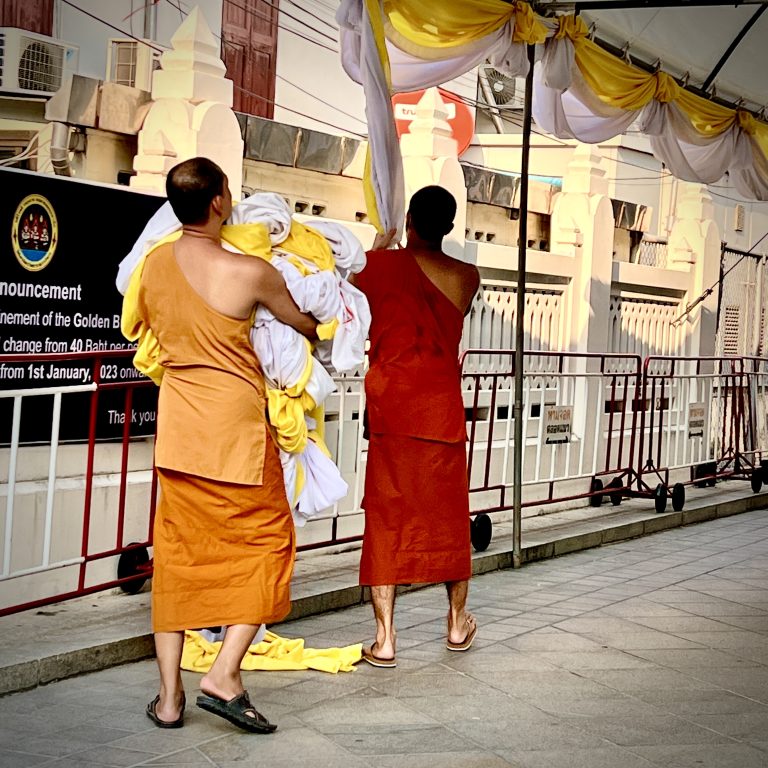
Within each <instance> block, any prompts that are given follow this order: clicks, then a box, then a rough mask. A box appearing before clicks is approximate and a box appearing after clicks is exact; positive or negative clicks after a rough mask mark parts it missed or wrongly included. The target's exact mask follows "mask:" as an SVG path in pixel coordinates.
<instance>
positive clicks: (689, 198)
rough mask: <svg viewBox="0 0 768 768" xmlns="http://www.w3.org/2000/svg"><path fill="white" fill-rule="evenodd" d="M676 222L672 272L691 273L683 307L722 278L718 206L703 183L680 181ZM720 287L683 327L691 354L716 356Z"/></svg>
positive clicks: (670, 255)
mask: <svg viewBox="0 0 768 768" xmlns="http://www.w3.org/2000/svg"><path fill="white" fill-rule="evenodd" d="M679 189H680V191H679V195H678V199H677V208H676V210H675V213H674V215H675V221H674V223H673V224H672V230H671V231H670V233H669V239H668V244H667V252H668V261H669V265H668V266H669V268H670V269H680V270H689V271H690V275H691V279H690V282H689V288H688V292H687V293H686V295H685V297H684V299H683V301H682V302H681V307H685V306H686V304H690V303H692V302H694V301H695V300H696V299H697V298H698V297H699V296H701V295H702V294H703V293H704V291H706V290H707V289H708V288H710V287H711V286H713V285H715V283H716V282H717V279H718V277H719V275H720V231H719V229H718V226H717V224H716V223H715V221H714V214H715V207H714V205H713V203H712V197H711V196H710V194H709V192H708V191H707V188H706V187H705V186H704V185H702V184H689V183H685V182H680V188H679ZM718 294H719V287H716V288H715V290H714V291H713V293H712V294H711V295H710V296H708V297H707V298H706V299H705V300H704V301H703V302H702V303H701V304H699V305H698V306H697V307H696V308H695V309H694V310H693V311H692V312H691V314H689V315H688V316H687V317H686V318H685V320H684V322H683V328H684V329H685V333H686V336H687V339H686V351H687V352H688V354H690V355H702V356H705V355H714V354H715V345H716V336H717V298H718Z"/></svg>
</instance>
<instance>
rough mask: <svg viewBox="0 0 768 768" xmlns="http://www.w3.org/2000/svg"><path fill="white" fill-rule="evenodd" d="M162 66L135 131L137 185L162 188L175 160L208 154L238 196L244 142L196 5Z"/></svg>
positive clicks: (221, 67)
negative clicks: (137, 131)
mask: <svg viewBox="0 0 768 768" xmlns="http://www.w3.org/2000/svg"><path fill="white" fill-rule="evenodd" d="M171 46H172V48H171V50H170V51H167V52H166V53H164V54H163V56H162V59H161V69H160V70H158V71H157V72H155V74H154V77H153V78H152V100H153V103H152V106H151V107H150V109H149V112H148V114H147V117H146V119H145V120H144V125H143V126H142V129H141V131H140V132H139V151H138V154H137V155H136V157H135V158H134V161H133V167H134V170H136V172H137V173H136V176H134V177H133V178H132V179H131V186H132V187H134V188H136V189H147V190H154V191H156V192H163V191H164V190H165V177H166V175H167V173H168V171H169V170H170V169H171V168H172V167H173V166H174V165H176V164H177V163H180V162H182V161H183V160H188V159H189V158H191V157H207V158H209V159H211V160H213V161H214V162H215V163H217V164H218V165H219V166H221V168H222V169H223V170H224V172H225V173H226V174H227V177H228V178H229V188H230V190H231V192H232V196H233V197H234V198H235V200H239V199H240V197H241V187H242V179H243V140H242V136H241V133H240V125H239V123H238V122H237V117H236V116H235V113H234V112H233V111H232V103H233V101H232V87H233V85H232V81H231V80H228V79H227V78H226V77H225V76H224V75H225V73H226V68H225V66H224V63H223V62H222V60H221V56H220V47H219V43H218V41H217V40H216V38H215V37H214V36H213V33H212V32H211V30H210V27H209V26H208V24H207V22H206V20H205V17H204V16H203V14H202V13H201V11H200V9H199V8H195V9H194V10H193V11H192V12H191V13H190V14H189V16H187V18H186V19H185V20H184V22H183V23H182V24H181V26H180V27H179V28H178V30H176V33H175V34H174V36H173V37H172V38H171Z"/></svg>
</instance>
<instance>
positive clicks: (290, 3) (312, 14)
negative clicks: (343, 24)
mask: <svg viewBox="0 0 768 768" xmlns="http://www.w3.org/2000/svg"><path fill="white" fill-rule="evenodd" d="M283 2H284V3H288V4H289V5H292V6H293V7H294V8H298V9H299V10H300V11H302V12H303V13H306V14H307V16H311V17H312V18H313V19H317V20H318V21H319V22H320V23H321V24H325V25H326V26H327V27H330V28H331V29H332V30H334V32H336V31H338V27H337V26H336V25H335V24H331V22H330V21H327V20H326V19H324V18H323V17H322V16H318V15H317V14H315V13H312V11H310V10H307V9H306V8H302V7H301V6H300V5H299V4H298V3H295V2H294V1H293V0H283Z"/></svg>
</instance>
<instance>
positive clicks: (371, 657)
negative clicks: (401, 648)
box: [361, 643, 397, 669]
mask: <svg viewBox="0 0 768 768" xmlns="http://www.w3.org/2000/svg"><path fill="white" fill-rule="evenodd" d="M375 647H376V643H373V644H372V645H371V646H370V647H369V648H363V655H362V658H361V660H362V661H367V662H368V663H369V664H370V665H371V666H372V667H379V668H380V669H393V668H394V667H396V666H397V661H396V659H395V657H394V656H393V657H392V658H391V659H384V658H382V657H381V656H377V655H376V654H375V653H374V652H373V649H374V648H375Z"/></svg>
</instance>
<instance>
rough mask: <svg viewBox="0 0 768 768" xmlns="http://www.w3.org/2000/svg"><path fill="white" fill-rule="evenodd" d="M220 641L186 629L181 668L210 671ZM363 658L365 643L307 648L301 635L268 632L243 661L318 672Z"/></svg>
mask: <svg viewBox="0 0 768 768" xmlns="http://www.w3.org/2000/svg"><path fill="white" fill-rule="evenodd" d="M220 648H221V643H220V642H219V643H209V642H208V641H207V640H206V639H205V638H204V637H203V636H202V635H201V634H200V633H199V632H193V631H191V630H187V631H186V632H185V633H184V649H183V652H182V655H181V668H182V669H186V670H188V671H190V672H207V671H208V670H209V669H210V668H211V666H212V665H213V662H214V660H215V659H216V655H217V654H218V652H219V649H220ZM361 658H362V644H360V643H356V644H355V645H347V646H345V647H344V648H305V647H304V640H303V639H301V638H295V639H292V640H291V639H288V638H285V637H280V636H279V635H276V634H274V632H269V631H268V632H267V634H266V635H265V637H264V640H262V641H261V642H260V643H256V644H255V645H252V646H251V647H250V648H249V649H248V651H247V652H246V654H245V657H244V658H243V662H242V664H241V665H240V668H241V669H244V670H249V671H252V670H261V671H265V672H266V671H270V670H272V671H279V670H302V669H314V670H317V671H319V672H331V673H333V674H336V673H337V672H352V670H354V668H355V664H356V663H357V662H358V661H360V659H361Z"/></svg>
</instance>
